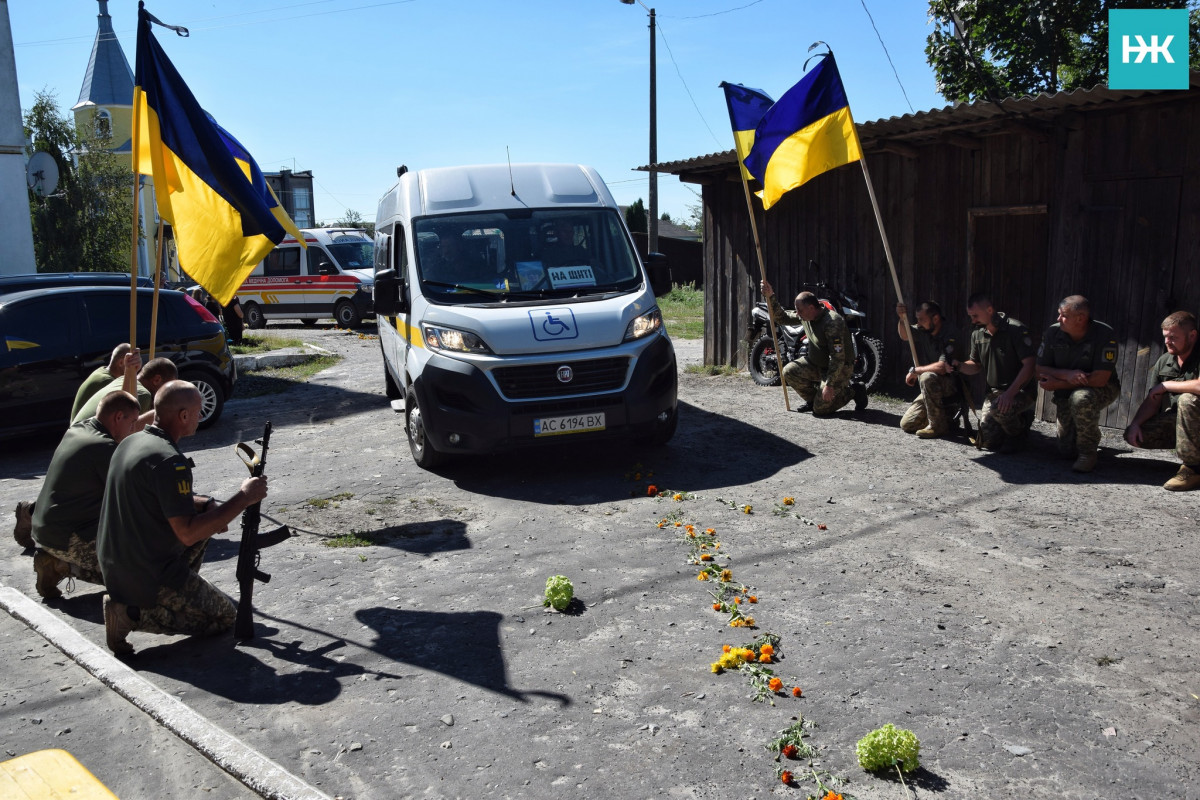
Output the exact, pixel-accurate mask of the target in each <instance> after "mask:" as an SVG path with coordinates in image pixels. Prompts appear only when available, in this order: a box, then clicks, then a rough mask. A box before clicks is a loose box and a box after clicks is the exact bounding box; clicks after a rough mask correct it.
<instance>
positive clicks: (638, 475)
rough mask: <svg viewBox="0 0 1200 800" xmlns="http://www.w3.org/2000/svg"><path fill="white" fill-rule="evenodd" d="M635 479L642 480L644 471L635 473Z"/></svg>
mask: <svg viewBox="0 0 1200 800" xmlns="http://www.w3.org/2000/svg"><path fill="white" fill-rule="evenodd" d="M633 479H634V480H635V481H640V480H641V479H642V473H640V472H635V473H633Z"/></svg>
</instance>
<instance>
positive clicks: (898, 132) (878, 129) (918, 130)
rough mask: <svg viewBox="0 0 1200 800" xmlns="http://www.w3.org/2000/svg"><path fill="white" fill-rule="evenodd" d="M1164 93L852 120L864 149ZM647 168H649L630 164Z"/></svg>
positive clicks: (680, 165) (714, 160)
mask: <svg viewBox="0 0 1200 800" xmlns="http://www.w3.org/2000/svg"><path fill="white" fill-rule="evenodd" d="M1191 86H1192V87H1193V88H1196V87H1200V72H1196V71H1193V72H1192V73H1191ZM1166 93H1167V92H1162V91H1155V90H1145V89H1127V90H1119V89H1109V88H1108V87H1107V86H1105V85H1100V86H1096V87H1093V88H1091V89H1075V90H1073V91H1070V92H1054V93H1049V94H1048V93H1045V92H1043V93H1040V94H1036V95H1026V96H1024V97H1008V98H1005V99H1004V100H1002V101H1000V102H999V103H993V102H990V101H981V102H975V103H958V104H954V105H948V106H945V107H944V108H935V109H931V110H929V111H918V112H916V113H915V114H905V115H903V116H899V117H888V118H886V119H877V120H873V121H871V122H863V123H859V124H858V136H859V138H860V139H861V140H862V142H863V146H864V147H869V146H870V145H872V144H876V143H883V142H884V141H889V142H896V143H904V144H920V143H922V142H929V141H933V140H935V139H937V138H938V137H939V136H940V135H943V134H945V133H948V132H954V131H961V132H963V133H966V134H969V133H975V134H988V133H995V132H998V131H999V130H1001V129H1002V128H1003V127H1004V126H1005V124H1007V123H1011V122H1014V121H1017V122H1020V121H1028V122H1036V121H1038V120H1042V119H1046V118H1048V117H1053V116H1056V115H1058V114H1060V113H1062V112H1064V111H1066V110H1069V109H1075V108H1086V107H1094V106H1100V105H1104V104H1109V103H1117V102H1121V101H1124V100H1129V99H1132V98H1138V97H1147V96H1151V95H1158V94H1166ZM736 163H737V155H736V153H735V152H734V151H733V150H732V149H730V150H725V151H722V152H719V153H709V154H707V155H702V156H694V157H692V158H686V159H681V160H679V161H667V162H660V163H659V164H658V165H657V168H656V170H657V171H658V172H665V173H668V174H673V175H679V174H682V173H685V172H714V171H723V170H725V169H728V168H731V167H733V166H734V165H735V164H736ZM636 169H637V170H639V171H642V172H647V171H649V166H648V165H644V166H640V167H637V168H636Z"/></svg>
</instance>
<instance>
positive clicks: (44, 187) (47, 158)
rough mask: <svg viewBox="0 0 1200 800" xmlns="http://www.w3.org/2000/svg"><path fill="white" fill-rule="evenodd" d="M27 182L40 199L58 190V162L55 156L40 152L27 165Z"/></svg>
mask: <svg viewBox="0 0 1200 800" xmlns="http://www.w3.org/2000/svg"><path fill="white" fill-rule="evenodd" d="M25 182H26V183H28V184H29V188H30V189H32V190H33V193H34V194H36V195H37V196H38V197H47V196H49V195H51V194H53V193H54V190H55V189H57V188H58V162H57V161H55V160H54V156H52V155H50V154H49V153H47V152H46V151H44V150H39V151H38V152H36V153H34V154H33V156H31V157H30V159H29V163H28V164H26V165H25Z"/></svg>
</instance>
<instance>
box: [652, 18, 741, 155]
mask: <svg viewBox="0 0 1200 800" xmlns="http://www.w3.org/2000/svg"><path fill="white" fill-rule="evenodd" d="M758 2H761V0H758ZM751 5H753V3H752V4H751ZM657 28H658V35H659V36H660V37H662V40H663V45H665V46H666V48H667V55H669V56H670V57H671V64H672V65H673V66H674V67H675V74H676V75H678V76H679V82H680V83H682V84H683V90H684V91H685V92H687V96H688V99H689V100H691V101H692V107H693V108H695V109H696V115H697V116H698V117H700V121H701V122H703V123H704V127H705V128H708V135H709V136H711V137H713V141H714V142H716V143H717V146H718V147H720V146H721V145H722V142H721V140H720V139H718V138H717V135H716V134H715V133H713V129H712V127H711V126H710V125H709V124H708V120H707V119H705V118H704V114H703V112H701V111H700V105H699V104H698V103H697V102H696V98H695V97H694V96H693V95H692V90H691V89H690V88H688V85H687V81H686V80H684V79H683V72H682V71H681V70H680V69H679V62H678V61H676V60H675V53H674V51H672V50H671V43H670V42H668V41H667V34H666V33H665V32H664V31H663V27H662V23H661V22H660V23H659V24H658V25H657Z"/></svg>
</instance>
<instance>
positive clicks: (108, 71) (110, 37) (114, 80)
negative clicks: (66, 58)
mask: <svg viewBox="0 0 1200 800" xmlns="http://www.w3.org/2000/svg"><path fill="white" fill-rule="evenodd" d="M98 19H99V21H100V24H99V29H98V30H97V31H96V41H95V42H94V43H93V44H92V56H91V58H90V59H88V66H87V73H86V74H85V75H84V76H83V87H82V88H81V89H80V90H79V100H78V101H76V103H75V105H74V106H73V107H72V110H74V109H77V108H79V107H80V106H84V105H87V104H89V103H92V104H95V105H97V106H132V105H133V70H131V69H130V68H129V62H128V61H126V60H125V53H124V51H123V50H121V43H120V42H118V41H117V35H116V33H115V32H114V31H113V25H112V17H111V16H109V14H108V4H107V3H106V2H105V1H104V0H100V14H99V17H98Z"/></svg>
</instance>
